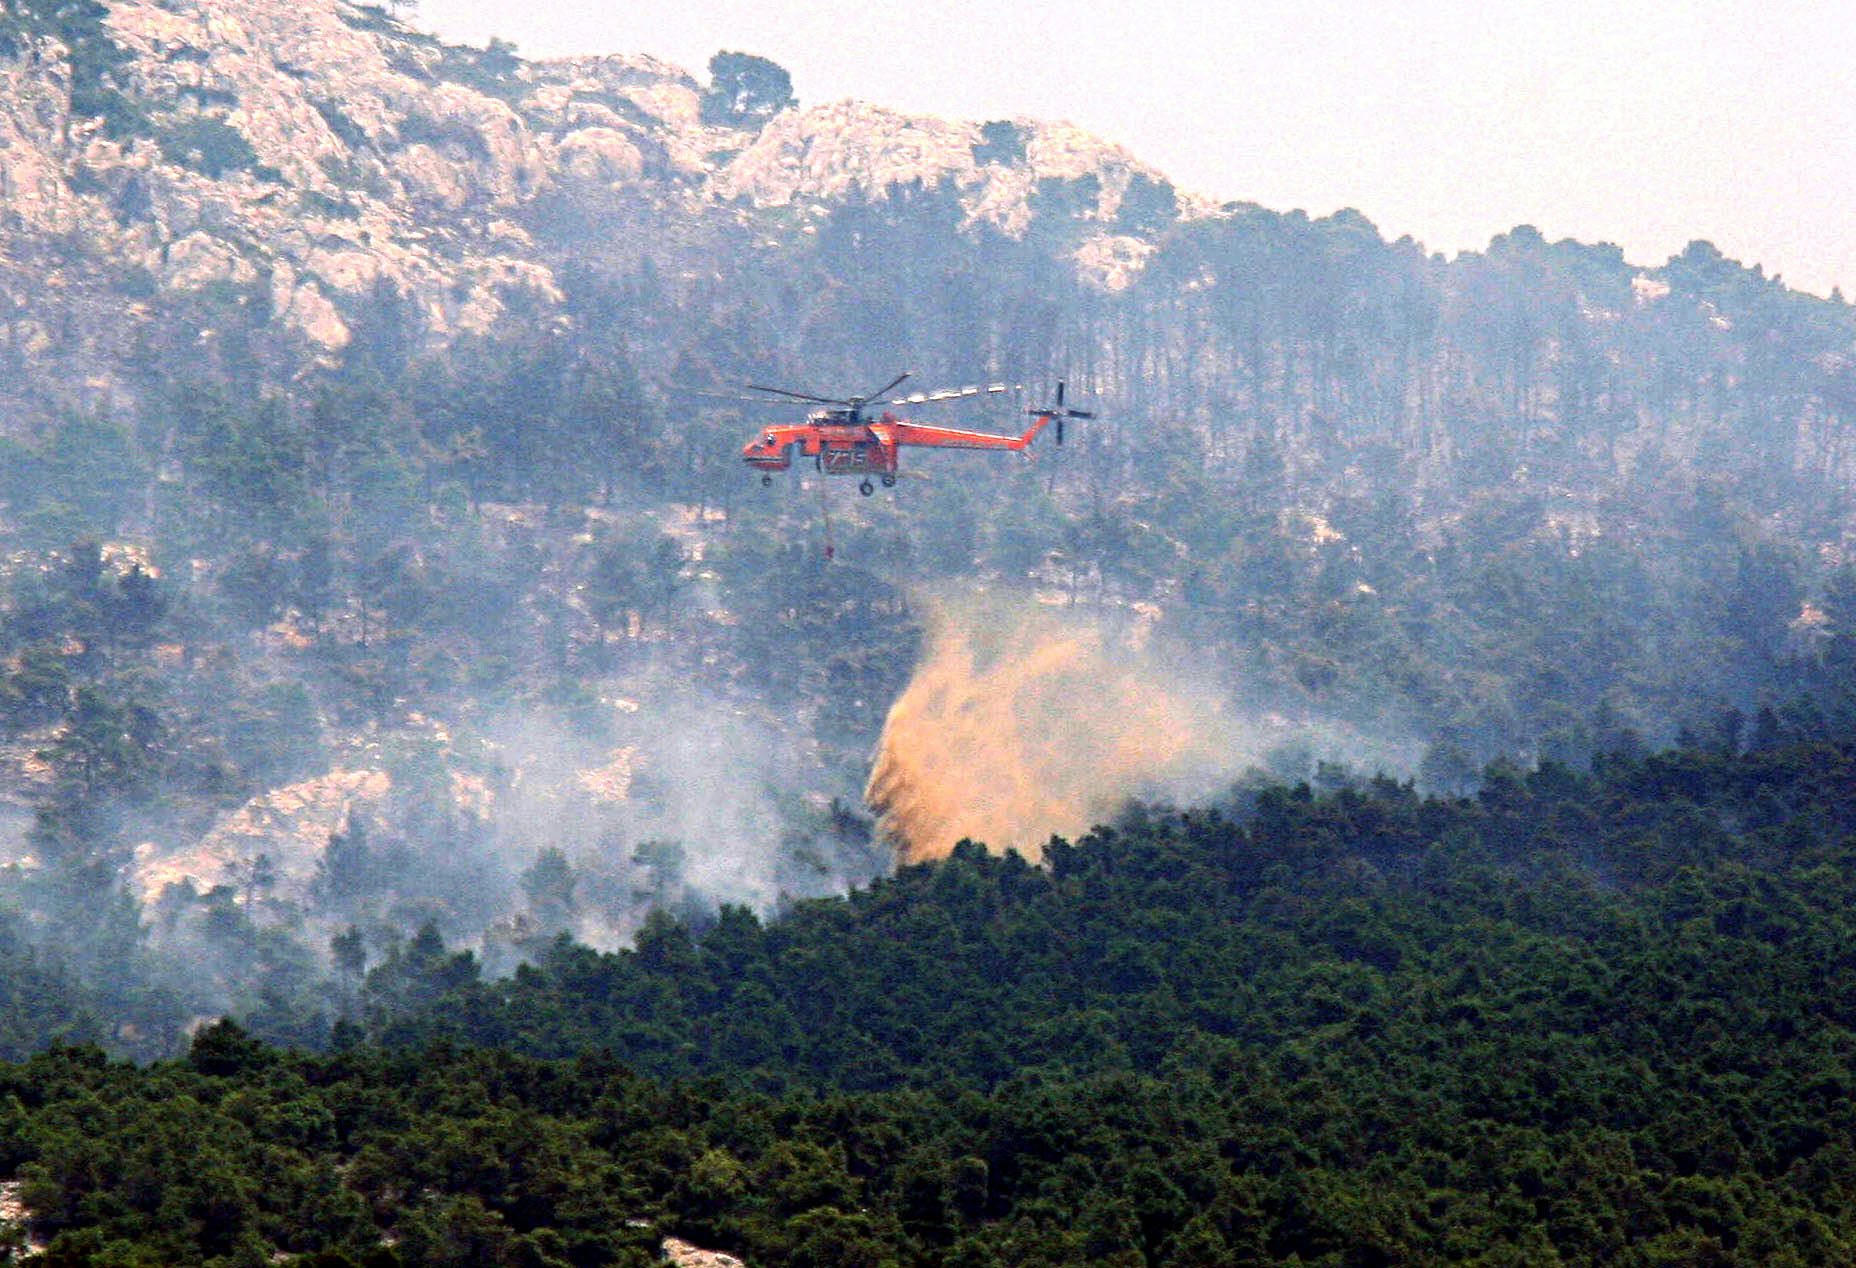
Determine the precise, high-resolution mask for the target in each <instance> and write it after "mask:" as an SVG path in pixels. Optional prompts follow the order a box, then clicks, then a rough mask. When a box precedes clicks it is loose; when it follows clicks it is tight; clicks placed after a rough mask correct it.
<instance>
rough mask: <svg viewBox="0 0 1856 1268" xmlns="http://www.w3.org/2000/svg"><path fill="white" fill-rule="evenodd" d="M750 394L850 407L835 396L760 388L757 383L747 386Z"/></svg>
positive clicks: (848, 402)
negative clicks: (766, 394)
mask: <svg viewBox="0 0 1856 1268" xmlns="http://www.w3.org/2000/svg"><path fill="white" fill-rule="evenodd" d="M748 390H749V391H750V392H772V393H773V394H774V395H775V396H790V397H792V398H793V399H794V400H795V401H816V402H818V403H819V404H820V405H850V404H852V403H853V402H851V401H841V400H839V399H838V398H837V397H835V396H814V395H812V393H810V392H793V391H789V390H788V389H786V388H783V387H762V386H761V385H760V384H759V383H750V384H748Z"/></svg>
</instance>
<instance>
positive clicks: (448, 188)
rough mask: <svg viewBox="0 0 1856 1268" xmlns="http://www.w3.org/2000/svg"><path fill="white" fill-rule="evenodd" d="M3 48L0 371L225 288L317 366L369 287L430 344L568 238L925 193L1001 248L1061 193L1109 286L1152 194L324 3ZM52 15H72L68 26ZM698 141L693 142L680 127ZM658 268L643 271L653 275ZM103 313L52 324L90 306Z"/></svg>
mask: <svg viewBox="0 0 1856 1268" xmlns="http://www.w3.org/2000/svg"><path fill="white" fill-rule="evenodd" d="M16 8H17V9H18V12H17V13H13V14H11V15H9V16H8V17H7V18H6V27H5V34H4V37H0V196H3V197H4V202H5V214H4V221H3V222H0V260H3V261H4V266H3V267H4V271H3V272H0V303H3V304H4V310H5V321H4V323H3V324H0V347H3V348H4V349H5V350H6V351H7V352H9V353H10V354H11V355H12V356H14V357H15V358H23V359H24V360H25V361H27V362H30V361H32V360H34V359H39V358H44V357H46V356H55V355H56V354H57V353H58V352H59V351H60V345H63V344H67V343H68V341H70V340H71V339H73V338H78V339H85V338H88V339H91V340H98V341H103V342H106V343H113V344H115V345H117V346H121V345H122V343H123V341H124V336H125V335H126V334H128V333H129V332H128V331H125V330H124V329H123V324H124V323H123V318H124V317H125V316H126V317H127V324H128V325H129V326H130V327H133V325H134V323H135V321H136V320H137V318H138V315H139V312H140V311H142V310H138V307H137V305H136V303H135V302H133V301H135V300H138V299H146V298H147V297H148V296H149V295H151V294H157V295H172V294H177V293H181V294H184V293H187V292H195V291H201V290H206V289H210V288H214V287H222V286H227V285H230V286H234V287H239V288H248V289H251V290H254V291H255V292H257V293H259V294H261V295H262V296H263V297H264V299H265V301H266V302H267V303H268V305H269V308H270V312H271V318H272V321H273V322H274V323H275V324H276V326H277V327H278V328H279V329H281V330H284V331H287V332H289V334H290V336H291V337H293V338H294V339H295V340H297V341H299V342H300V343H301V344H302V345H303V346H304V347H305V349H306V350H309V351H311V352H323V353H328V352H333V351H335V350H337V349H340V348H341V347H342V346H343V345H344V344H345V343H346V342H347V341H348V339H349V338H350V327H351V324H352V321H353V319H354V316H355V314H356V312H357V310H359V309H360V308H362V307H363V306H365V305H366V304H367V303H368V302H369V299H370V296H374V295H376V294H378V293H379V292H380V289H381V288H387V289H389V290H390V291H391V292H392V293H394V294H395V295H397V296H400V297H403V298H404V299H406V300H408V301H410V305H411V307H412V308H413V309H415V310H416V311H417V313H418V314H420V316H421V318H422V320H423V323H424V326H425V328H426V331H427V332H428V334H429V336H430V337H431V338H432V339H434V340H439V341H443V340H446V339H448V338H450V337H453V336H455V335H456V334H458V333H461V332H483V331H486V330H489V329H491V328H492V327H494V326H495V324H496V323H497V322H498V321H499V320H501V319H503V318H504V317H505V316H506V315H508V314H509V313H510V312H512V311H517V312H520V313H521V314H522V315H523V316H524V318H525V319H532V318H533V317H535V316H537V315H541V314H547V313H549V312H550V311H553V310H554V309H556V308H557V307H558V304H559V301H560V298H561V294H560V289H559V285H558V280H557V277H556V272H555V267H554V260H555V259H556V258H557V257H558V255H559V253H560V252H561V251H562V250H563V249H564V246H565V245H566V244H564V243H563V242H562V240H561V239H562V237H563V235H562V233H561V232H560V230H559V228H558V226H559V225H560V224H561V223H562V220H563V211H564V210H566V211H569V212H572V213H573V215H571V216H570V217H569V219H571V220H573V221H574V222H575V223H577V224H581V225H584V224H586V223H587V221H588V220H589V219H590V220H591V221H592V222H593V224H594V225H595V226H597V225H599V224H600V222H601V221H602V220H603V221H604V223H605V225H606V226H607V227H608V228H609V229H610V231H611V234H612V235H613V236H612V237H611V238H609V239H608V240H607V241H606V242H605V243H604V244H603V245H604V249H607V250H619V251H629V252H631V253H633V254H637V255H643V254H647V253H658V254H661V255H669V254H672V253H674V250H675V244H677V243H678V242H683V243H688V242H689V241H690V240H691V239H692V238H700V236H701V234H702V232H703V228H704V226H705V223H706V222H713V221H727V220H730V219H733V218H737V217H739V216H740V215H741V214H742V209H743V208H786V209H792V210H794V211H795V212H796V213H799V214H803V213H804V210H805V209H806V208H808V207H813V206H817V205H819V204H821V203H829V202H833V201H838V200H842V199H844V198H846V197H848V196H862V197H866V198H871V199H881V198H883V197H884V196H885V191H886V190H888V189H889V187H890V186H891V185H892V184H908V183H911V182H922V183H924V184H926V185H928V186H937V185H940V184H941V183H943V182H948V183H951V185H952V186H953V188H955V189H956V190H957V191H958V196H959V198H960V200H961V203H962V205H963V207H965V208H966V211H967V214H968V215H969V216H970V217H971V218H972V219H973V220H975V221H984V222H988V223H991V224H993V225H996V226H997V227H999V228H1000V229H1002V230H1003V231H1005V232H1007V233H1010V234H1022V233H1023V232H1024V230H1025V227H1026V225H1027V224H1028V222H1029V220H1030V219H1031V216H1032V211H1031V201H1032V199H1033V198H1034V197H1035V195H1036V193H1037V191H1038V189H1039V187H1040V184H1041V183H1046V182H1060V183H1065V184H1069V185H1075V186H1079V187H1080V186H1087V190H1088V194H1089V197H1090V199H1091V202H1092V206H1091V207H1090V208H1089V209H1088V214H1089V215H1090V216H1091V217H1093V218H1094V219H1095V220H1097V221H1098V222H1099V226H1098V228H1097V229H1096V231H1095V232H1092V233H1090V234H1088V235H1086V238H1087V241H1086V243H1085V244H1084V248H1083V249H1082V250H1081V251H1080V252H1079V260H1080V261H1083V262H1086V263H1087V266H1088V267H1091V268H1093V269H1094V270H1095V271H1096V272H1097V274H1098V275H1100V276H1102V277H1103V278H1105V279H1112V278H1114V277H1115V276H1117V275H1118V273H1119V272H1121V271H1125V267H1126V265H1125V262H1126V261H1128V260H1133V259H1138V258H1139V256H1140V251H1141V247H1140V244H1139V242H1138V241H1137V240H1136V239H1135V238H1134V237H1133V236H1132V235H1129V234H1126V233H1122V232H1116V231H1115V230H1116V229H1117V228H1118V223H1117V221H1118V214H1119V213H1120V212H1121V211H1122V210H1123V207H1124V204H1125V203H1126V202H1127V201H1128V200H1129V198H1130V195H1131V193H1132V194H1134V195H1145V196H1146V197H1148V198H1149V200H1150V201H1151V200H1153V199H1154V198H1155V197H1156V195H1157V196H1159V197H1160V198H1161V199H1162V200H1163V201H1164V200H1170V199H1172V197H1173V196H1172V194H1171V191H1170V187H1168V186H1167V185H1166V183H1165V181H1164V179H1163V178H1162V177H1160V176H1159V174H1158V173H1156V172H1154V171H1152V170H1151V169H1149V168H1147V167H1145V166H1144V165H1142V164H1141V163H1139V162H1138V161H1136V160H1135V159H1134V158H1132V157H1131V156H1130V155H1128V154H1127V153H1126V152H1125V151H1123V150H1121V149H1119V148H1117V147H1115V146H1112V145H1109V144H1107V143H1104V142H1101V141H1098V140H1095V139H1093V138H1091V137H1088V136H1085V135H1083V134H1081V133H1079V132H1078V131H1076V130H1075V129H1073V128H1069V127H1066V126H1063V125H1060V124H1050V123H1043V122H1039V121H1035V120H1013V121H1009V122H1005V121H1001V122H995V123H993V124H990V125H986V126H984V127H983V126H982V125H980V124H977V123H970V122H953V121H948V120H943V119H935V118H915V117H910V116H906V115H902V114H899V113H896V112H894V111H889V110H885V109H882V108H880V107H877V106H871V105H865V104H861V103H854V102H838V103H831V104H825V105H819V106H811V107H806V108H798V107H788V108H784V109H779V110H777V111H775V112H772V113H771V114H750V115H747V116H743V117H738V118H732V119H725V120H723V121H721V122H715V121H712V120H713V118H714V115H713V112H711V113H710V114H708V115H705V111H704V97H705V92H706V91H707V90H706V88H705V85H704V84H703V83H702V82H700V81H699V80H698V79H697V78H695V77H694V76H692V75H691V74H690V73H688V72H687V71H685V70H682V69H680V68H678V67H675V66H671V65H668V64H666V63H664V62H660V61H657V60H655V59H653V58H650V57H648V56H627V55H614V56H610V57H600V58H580V59H573V60H564V61H543V62H525V61H522V60H520V59H518V58H517V57H515V56H513V54H512V53H511V52H510V51H509V50H508V49H507V48H506V47H504V46H501V45H493V46H492V47H491V48H489V49H475V48H469V47H459V46H455V45H449V44H446V43H444V42H443V41H441V40H438V39H435V38H433V37H431V36H429V35H426V34H423V33H421V32H419V31H418V30H416V29H414V28H413V27H411V26H408V25H406V24H404V23H402V22H400V21H398V20H396V19H395V18H394V17H392V16H390V15H389V14H388V13H387V12H385V11H383V10H381V9H378V8H375V7H372V6H367V5H354V4H350V3H347V2H346V0H307V2H296V0H121V2H119V3H112V4H110V5H108V6H107V7H104V6H101V5H91V6H88V7H87V8H86V7H84V6H65V7H64V8H62V9H59V10H57V11H56V16H51V17H40V16H37V14H36V12H35V8H34V6H33V5H31V4H25V5H21V6H16ZM75 10H82V12H81V13H79V14H78V15H77V16H73V12H74V11H75ZM706 119H709V120H711V121H705V120H706ZM672 262H673V261H671V260H668V259H660V260H659V263H660V264H666V263H672ZM99 285H100V286H101V287H102V289H103V290H104V291H105V292H106V293H107V294H108V295H111V296H114V297H116V299H117V300H118V301H120V300H128V301H131V302H128V303H126V304H125V303H121V302H117V303H114V304H110V305H108V307H109V308H110V310H111V311H108V312H107V313H100V312H97V311H96V310H95V309H94V307H87V305H86V304H83V303H74V301H75V300H77V298H78V297H79V296H80V295H91V294H92V293H93V292H94V291H95V290H96V289H97V287H98V286H99Z"/></svg>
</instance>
